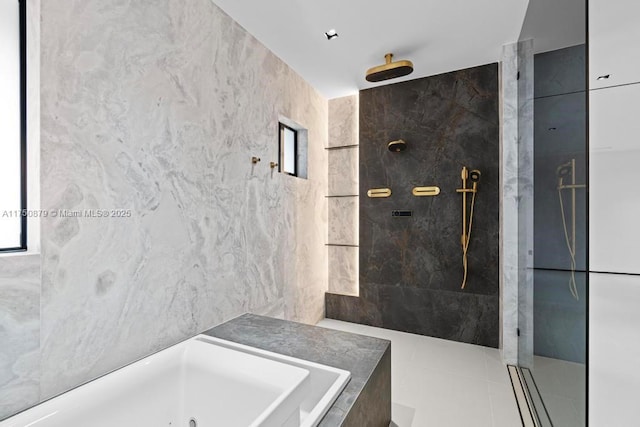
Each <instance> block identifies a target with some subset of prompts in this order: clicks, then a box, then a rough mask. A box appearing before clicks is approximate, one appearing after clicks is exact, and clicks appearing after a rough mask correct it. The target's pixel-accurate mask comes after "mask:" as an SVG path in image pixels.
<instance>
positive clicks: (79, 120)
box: [0, 0, 328, 416]
mask: <svg viewBox="0 0 640 427" xmlns="http://www.w3.org/2000/svg"><path fill="white" fill-rule="evenodd" d="M40 21H41V84H40V89H41V152H40V155H41V176H40V182H41V190H42V191H41V194H42V197H41V208H42V209H46V210H55V211H56V213H57V216H56V217H55V218H54V217H49V218H47V219H46V220H44V221H43V222H42V229H41V243H42V254H41V259H40V262H39V263H38V262H37V261H34V264H35V265H34V266H32V267H29V268H28V269H27V272H24V271H25V270H24V269H19V268H18V267H17V266H16V267H11V269H8V270H6V271H8V273H7V276H6V278H4V276H3V279H2V285H0V286H13V287H15V286H16V285H15V284H14V281H13V279H14V278H15V276H17V275H20V276H21V277H22V276H24V277H29V279H26V281H27V282H28V283H27V284H28V286H29V289H30V290H29V292H26V291H25V295H23V296H21V297H20V298H22V299H23V300H24V304H21V306H20V308H19V309H17V310H18V311H17V313H18V314H19V315H20V319H19V320H15V319H13V318H12V319H3V321H6V322H11V323H12V325H18V326H20V327H21V328H23V329H24V330H25V334H31V335H33V334H36V333H38V334H39V342H40V349H39V353H40V355H39V356H38V354H37V350H38V348H37V346H35V347H33V348H32V347H29V345H28V344H26V341H25V346H26V347H25V348H24V349H23V350H20V351H18V350H16V349H14V350H12V354H11V355H7V356H4V355H3V363H6V364H7V365H9V364H10V365H11V366H12V368H11V369H13V372H19V373H22V372H24V368H25V366H26V364H27V363H34V361H33V359H34V357H35V359H38V360H37V362H35V363H36V366H39V374H38V370H37V369H36V368H34V369H28V371H29V376H28V377H24V378H22V377H20V375H14V374H11V373H10V372H11V371H10V370H9V369H7V370H4V371H3V372H2V375H3V376H2V377H0V378H2V381H3V382H2V384H3V385H7V384H11V385H12V387H13V391H11V393H14V392H15V391H16V390H18V388H20V387H22V386H17V385H15V386H14V384H17V383H18V382H21V383H22V384H24V390H25V392H24V394H22V395H19V394H18V393H17V392H16V394H12V396H16V400H17V402H9V403H10V404H11V405H12V406H11V408H3V410H5V411H11V410H12V408H18V407H20V406H26V405H30V404H34V403H36V402H37V399H38V398H47V397H50V396H52V395H55V394H57V393H60V392H62V391H64V390H66V389H68V388H70V387H73V386H76V385H78V384H79V383H82V382H85V381H87V380H89V379H91V378H93V377H95V376H98V375H101V374H103V373H105V372H108V371H110V370H112V369H114V368H117V367H119V366H122V365H123V364H126V363H129V362H131V361H132V360H134V359H137V358H139V357H142V356H144V355H146V354H149V353H150V352H153V351H155V350H158V349H161V348H164V347H167V346H169V345H171V344H173V343H176V342H178V341H180V340H182V339H185V338H187V337H188V336H191V335H193V334H195V333H197V332H200V331H203V330H206V329H208V328H210V327H212V326H215V325H216V324H218V323H220V322H223V321H225V320H227V319H230V318H232V317H234V316H236V315H238V314H241V313H243V312H247V311H255V312H259V313H266V314H271V315H278V316H282V317H285V318H287V319H291V320H296V321H301V322H306V323H315V322H316V321H318V320H319V319H320V318H322V316H323V314H324V293H325V291H326V290H327V283H328V255H327V250H326V246H325V244H326V236H327V233H328V229H327V221H328V204H327V199H326V195H327V188H328V185H327V169H328V165H327V158H328V155H327V151H326V150H325V148H326V147H327V145H328V138H327V136H328V129H327V123H328V106H327V101H326V100H325V99H324V98H323V97H322V96H321V95H319V94H318V93H317V92H316V91H315V90H314V89H313V88H312V87H311V86H310V85H309V84H307V83H306V82H305V81H304V80H303V79H302V78H301V77H299V76H298V75H297V74H296V73H295V72H294V71H292V70H291V69H290V68H289V67H288V66H287V65H286V64H284V63H283V62H282V61H281V60H279V59H278V58H277V57H276V56H275V55H273V54H272V53H271V52H270V51H269V50H267V49H266V48H265V47H264V46H262V45H261V44H260V43H259V42H258V41H257V40H256V39H255V38H253V37H252V36H251V35H250V34H248V33H247V32H246V31H245V30H244V29H242V28H241V27H240V26H239V25H238V24H237V23H235V22H234V21H233V20H232V19H230V18H229V17H228V16H227V15H225V14H224V13H223V12H222V11H220V10H219V9H218V8H217V7H216V6H215V5H214V4H213V3H212V2H211V1H209V0H194V1H190V2H187V3H185V2H182V1H178V0H161V1H156V2H124V3H123V2H118V1H106V2H105V1H98V0H90V1H72V2H68V1H62V0H52V1H48V2H44V3H43V4H42V10H41V20H40ZM279 115H282V116H285V117H288V118H290V119H291V120H294V121H296V122H297V123H300V124H301V125H302V126H304V127H306V128H307V129H308V134H309V135H308V136H309V146H308V150H309V153H308V159H309V161H308V179H306V180H305V179H298V178H294V177H290V176H285V175H282V174H279V173H277V172H272V171H271V169H270V168H269V166H268V162H269V161H277V153H278V137H277V124H278V117H279ZM251 156H257V157H260V158H262V162H260V163H258V164H257V165H252V163H251ZM89 210H91V213H89ZM96 210H101V211H100V215H103V214H104V211H102V210H106V212H107V214H108V215H107V216H98V215H99V214H98V213H97V211H96ZM25 259H27V258H25ZM2 262H4V260H2ZM38 267H39V268H38ZM36 270H37V271H38V273H37V274H36ZM40 270H41V274H42V278H41V281H39V280H32V279H30V277H32V276H34V275H36V277H39V276H40V272H39V271H40ZM12 271H14V272H15V273H12ZM2 272H3V273H2V274H4V272H5V269H4V268H3V269H2ZM18 272H22V273H20V274H19V273H18ZM31 288H33V289H32V290H31ZM36 298H37V299H38V301H39V304H38V303H33V301H34V299H36ZM3 304H4V303H3ZM33 306H36V307H37V306H39V307H40V308H39V316H40V320H39V322H38V321H37V320H33V318H34V316H37V311H36V312H34V311H33V310H32V308H33ZM26 311H28V312H29V313H28V314H27V313H26ZM3 312H4V311H3ZM18 326H15V328H14V329H15V330H18ZM7 339H9V338H7ZM27 341H28V340H27ZM3 348H4V346H3ZM32 350H35V351H36V354H35V356H33V354H32ZM18 353H20V354H18ZM5 361H6V362H5ZM12 375H13V376H12ZM34 375H35V376H34ZM31 386H34V387H31ZM29 387H31V388H29ZM9 390H11V389H9ZM4 392H6V391H5V389H4V387H3V390H2V391H0V393H4ZM20 393H22V392H21V391H20ZM18 396H22V397H20V398H18ZM2 401H3V402H4V400H2ZM14 403H15V404H14ZM0 415H2V416H4V415H8V413H7V414H0Z"/></svg>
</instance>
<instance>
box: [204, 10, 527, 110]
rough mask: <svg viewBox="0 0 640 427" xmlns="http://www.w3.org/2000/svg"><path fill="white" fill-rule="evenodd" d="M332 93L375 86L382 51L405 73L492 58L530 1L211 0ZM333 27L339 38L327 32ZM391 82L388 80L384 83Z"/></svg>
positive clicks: (512, 38)
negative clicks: (369, 73)
mask: <svg viewBox="0 0 640 427" xmlns="http://www.w3.org/2000/svg"><path fill="white" fill-rule="evenodd" d="M213 2H214V3H216V4H217V5H218V6H219V7H220V8H221V9H222V10H224V11H225V12H226V13H227V14H228V15H229V16H231V17H232V18H233V19H234V20H235V21H237V22H238V23H239V24H240V25H242V26H243V27H244V28H245V29H246V30H247V31H248V32H249V33H251V34H252V35H254V36H255V37H256V38H257V39H258V40H260V41H261V42H262V43H263V44H264V45H265V46H266V47H267V48H269V49H270V50H271V51H272V52H274V53H275V54H276V55H278V56H279V57H280V58H281V59H282V60H283V61H285V62H286V63H287V64H289V66H291V67H292V68H293V69H294V70H295V71H296V72H297V73H298V74H300V75H301V76H302V77H303V78H304V79H305V80H307V81H308V82H309V83H310V84H311V85H313V86H314V87H315V88H316V89H317V90H318V91H320V93H322V94H323V95H324V96H325V97H327V98H329V99H331V98H336V97H340V96H345V95H349V94H352V93H355V92H356V91H357V90H359V89H365V88H369V87H374V86H377V85H380V84H385V83H384V82H382V83H377V84H372V83H369V82H367V81H366V80H365V78H364V76H365V72H366V70H367V69H368V68H370V67H373V66H376V65H380V64H383V63H384V54H385V53H387V52H392V53H394V56H395V58H394V59H396V60H397V59H409V60H411V61H413V64H414V68H415V71H414V73H413V74H411V75H409V76H407V77H403V78H400V79H396V80H393V82H394V83H395V82H398V81H403V80H410V79H415V78H419V77H425V76H430V75H435V74H440V73H444V72H448V71H454V70H459V69H463V68H468V67H473V66H477V65H483V64H488V63H491V62H497V61H498V60H499V59H500V53H501V50H502V45H503V44H506V43H512V42H516V41H517V40H518V36H519V33H520V29H521V27H522V23H523V20H524V16H525V12H526V9H527V4H528V0H474V1H470V0H396V1H388V0H324V1H310V0H270V1H264V0H213ZM332 28H335V29H336V31H337V32H338V34H339V37H338V38H337V39H334V40H331V41H328V40H327V38H326V37H325V35H324V32H325V31H328V30H330V29H332ZM386 83H389V82H386Z"/></svg>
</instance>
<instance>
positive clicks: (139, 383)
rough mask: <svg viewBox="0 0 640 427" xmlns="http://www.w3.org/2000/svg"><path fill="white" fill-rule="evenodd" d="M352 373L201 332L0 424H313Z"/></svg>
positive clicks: (199, 426)
mask: <svg viewBox="0 0 640 427" xmlns="http://www.w3.org/2000/svg"><path fill="white" fill-rule="evenodd" d="M349 378H350V373H349V372H347V371H343V370H341V369H336V368H332V367H329V366H324V365H319V364H316V363H312V362H308V361H305V360H300V359H295V358H291V357H287V356H283V355H280V354H276V353H271V352H267V351H263V350H259V349H256V348H253V347H247V346H243V345H241V344H236V343H232V342H229V341H224V340H220V339H217V338H213V337H209V336H206V335H199V336H197V337H195V338H192V339H189V340H187V341H184V342H182V343H180V344H177V345H175V346H173V347H170V348H168V349H166V350H163V351H161V352H159V353H156V354H154V355H151V356H149V357H147V358H144V359H142V360H139V361H137V362H135V363H133V364H131V365H128V366H126V367H124V368H122V369H119V370H117V371H114V372H112V373H110V374H108V375H105V376H103V377H101V378H98V379H96V380H94V381H91V382H89V383H87V384H84V385H82V386H80V387H78V388H75V389H73V390H71V391H69V392H67V393H64V394H62V395H60V396H57V397H55V398H53V399H50V400H48V401H46V402H43V403H41V404H40V405H38V406H35V407H33V408H31V409H28V410H27V411H24V412H21V413H20V414H17V415H15V416H13V417H11V418H8V419H6V420H4V421H2V422H0V427H32V426H33V427H58V426H65V427H75V426H82V427H107V426H108V427H114V426H123V427H126V426H132V427H133V426H135V427H145V426H148V427H160V426H167V427H210V426H215V427H218V426H220V427H236V426H237V427H246V426H251V427H258V426H260V427H297V426H300V427H311V426H315V425H317V424H318V423H319V422H320V420H321V419H322V417H323V416H324V414H325V413H326V411H327V410H328V409H329V407H330V406H331V405H332V404H333V402H334V401H335V399H336V398H337V397H338V395H339V394H340V392H341V391H342V389H343V388H344V386H345V385H346V383H347V382H348V381H349Z"/></svg>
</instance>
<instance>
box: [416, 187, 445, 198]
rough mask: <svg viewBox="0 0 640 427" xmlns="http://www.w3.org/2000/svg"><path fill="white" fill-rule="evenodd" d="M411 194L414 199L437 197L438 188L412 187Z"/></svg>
mask: <svg viewBox="0 0 640 427" xmlns="http://www.w3.org/2000/svg"><path fill="white" fill-rule="evenodd" d="M412 193H413V195H414V196H416V197H425V196H437V195H438V194H440V187H436V186H433V187H414V188H413V191H412Z"/></svg>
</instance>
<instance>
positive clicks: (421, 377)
mask: <svg viewBox="0 0 640 427" xmlns="http://www.w3.org/2000/svg"><path fill="white" fill-rule="evenodd" d="M318 326H322V327H325V328H330V329H337V330H341V331H346V332H353V333H356V334H362V335H370V336H374V337H379V338H384V339H388V340H390V341H391V342H392V350H391V378H392V379H391V383H392V384H391V394H392V395H391V400H392V401H393V407H392V411H393V414H392V417H393V423H392V426H393V427H432V426H434V427H458V426H460V427H462V426H464V427H485V426H486V427H518V426H521V425H522V424H521V421H520V416H519V414H518V409H517V405H516V401H515V398H514V397H513V390H512V388H511V383H510V380H509V375H508V374H507V368H506V366H505V365H503V364H502V362H501V360H500V354H499V352H498V350H496V349H493V348H486V347H481V346H477V345H471V344H462V343H458V342H453V341H446V340H442V339H438V338H431V337H425V336H422V335H414V334H407V333H404V332H398V331H391V330H387V329H381V328H373V327H371V326H365V325H358V324H355V323H347V322H341V321H337V320H332V319H324V320H321V321H320V322H319V323H318Z"/></svg>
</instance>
